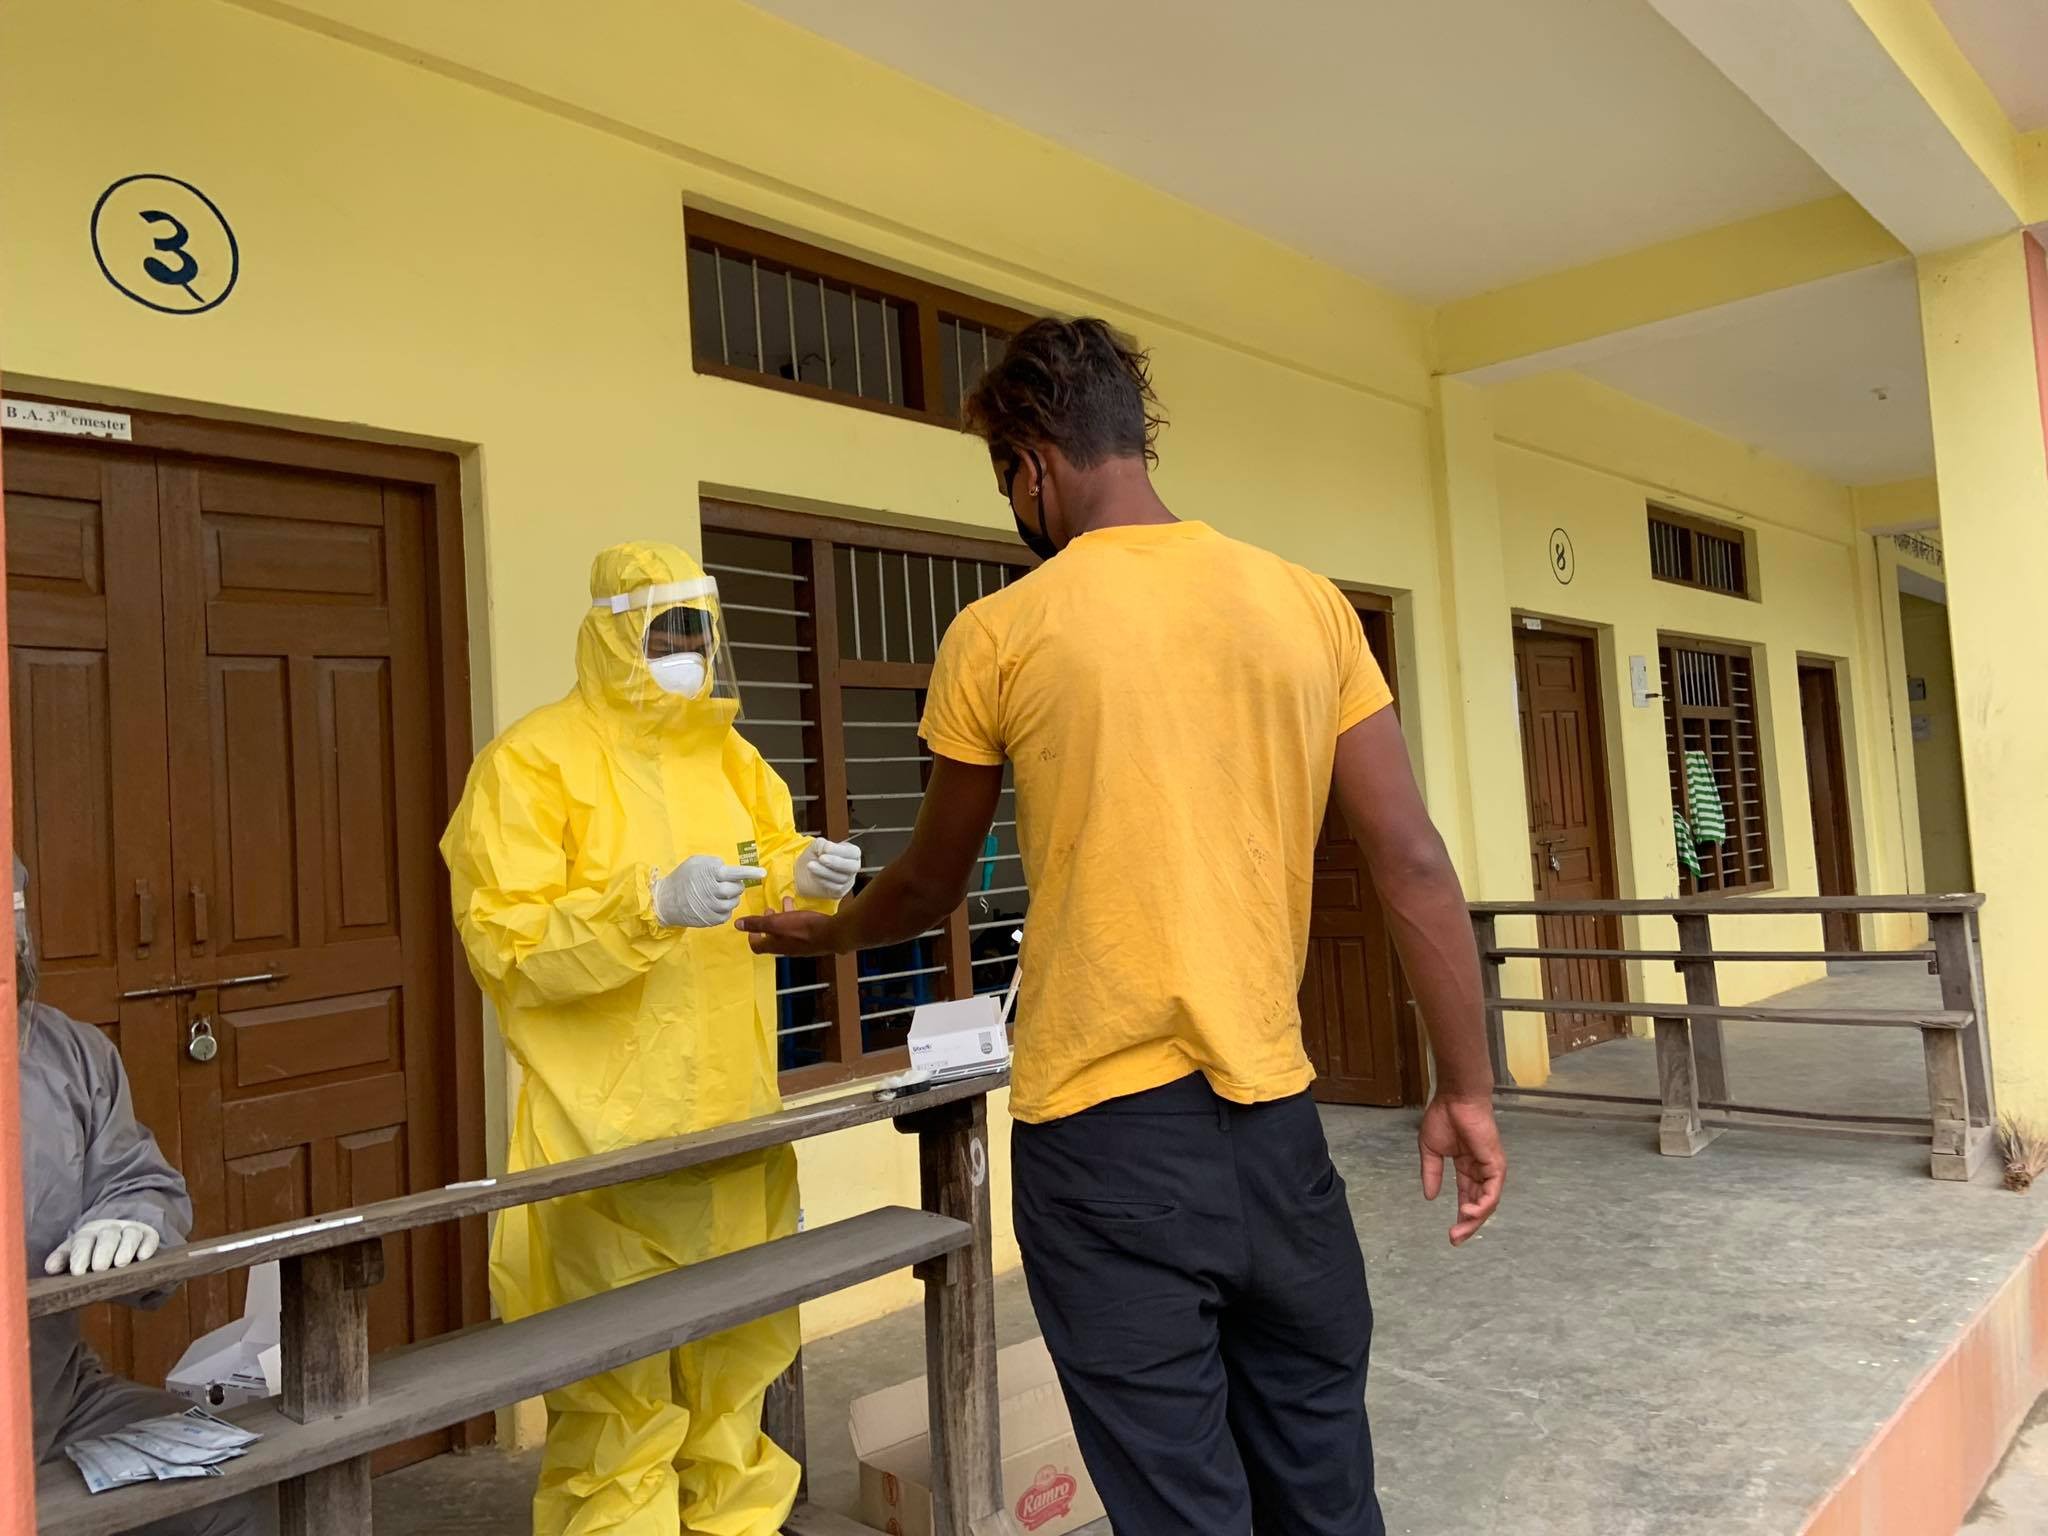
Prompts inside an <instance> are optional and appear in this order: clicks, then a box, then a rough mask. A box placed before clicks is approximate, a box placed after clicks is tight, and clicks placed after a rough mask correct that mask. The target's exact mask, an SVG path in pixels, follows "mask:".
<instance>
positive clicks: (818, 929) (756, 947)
mask: <svg viewBox="0 0 2048 1536" xmlns="http://www.w3.org/2000/svg"><path fill="white" fill-rule="evenodd" d="M733 926H734V927H736V928H738V929H739V930H740V932H742V933H744V934H745V935H746V936H747V943H748V944H749V945H751V946H752V947H753V951H754V953H755V954H757V955H829V954H834V953H836V952H837V946H836V945H835V944H834V942H833V937H832V919H831V918H830V917H828V916H826V915H825V914H824V913H823V912H800V911H798V910H797V906H796V903H795V902H793V901H785V902H783V904H782V910H781V911H780V912H770V913H768V914H767V915H766V916H763V917H743V918H741V919H740V920H739V921H738V922H737V923H735V924H734V925H733Z"/></svg>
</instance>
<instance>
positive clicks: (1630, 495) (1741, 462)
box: [1494, 375, 1910, 1028]
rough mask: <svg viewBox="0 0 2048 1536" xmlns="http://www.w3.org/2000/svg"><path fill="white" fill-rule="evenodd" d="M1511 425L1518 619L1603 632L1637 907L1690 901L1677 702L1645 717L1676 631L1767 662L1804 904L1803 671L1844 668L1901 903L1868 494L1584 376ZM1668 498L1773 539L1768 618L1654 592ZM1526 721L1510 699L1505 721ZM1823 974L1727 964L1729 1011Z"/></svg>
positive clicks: (1657, 972) (1802, 936)
mask: <svg viewBox="0 0 2048 1536" xmlns="http://www.w3.org/2000/svg"><path fill="white" fill-rule="evenodd" d="M1494 422H1495V430H1496V432H1497V433H1498V436H1499V463H1500V473H1499V483H1500V499H1501V509H1502V515H1501V524H1502V556H1503V560H1504V563H1505V567H1506V575H1507V593H1508V600H1509V603H1510V604H1511V605H1512V607H1513V608H1514V609H1515V610H1516V611H1517V612H1518V613H1523V614H1529V615H1534V616H1538V617H1547V618H1551V619H1559V620H1565V621H1570V622H1576V623H1580V624H1586V625H1593V626H1596V627H1597V628H1598V629H1599V631H1600V640H1599V651H1600V660H1601V668H1602V673H1603V683H1604V685H1605V686H1604V689H1603V694H1604V698H1603V702H1604V706H1605V717H1606V728H1607V737H1608V753H1609V767H1610V774H1609V777H1610V782H1611V787H1612V790H1613V798H1614V802H1615V816H1616V822H1617V826H1616V832H1617V845H1618V846H1617V864H1618V875H1619V881H1620V887H1621V894H1622V895H1624V896H1643V897H1652V896H1671V895H1675V894H1676V892H1677V888H1678V861H1677V855H1676V852H1675V851H1674V848H1673V843H1672V834H1671V794H1670V788H1669V782H1668V777H1667V764H1666V749H1665V738H1664V716H1663V712H1662V704H1661V701H1659V700H1652V701H1651V702H1650V703H1649V704H1648V705H1647V706H1646V707H1642V708H1637V707H1635V706H1634V705H1633V703H1632V700H1631V698H1630V690H1629V687H1628V677H1629V658H1630V657H1631V656H1642V657H1644V658H1645V659H1646V660H1647V662H1648V664H1649V668H1650V676H1651V687H1652V689H1653V690H1654V689H1655V688H1656V687H1657V637H1658V635H1659V634H1660V633H1671V634H1685V635H1697V636H1701V637H1704V638H1709V639H1718V640H1727V641H1733V642H1741V643H1744V644H1747V645H1749V646H1751V647H1753V648H1754V650H1755V652H1756V654H1757V658H1758V662H1759V676H1760V679H1761V690H1760V710H1759V713H1760V716H1761V719H1760V725H1761V731H1762V737H1763V748H1764V753H1765V758H1766V762H1767V764H1768V765H1769V768H1770V771H1771V777H1770V780H1769V782H1768V784H1767V786H1766V802H1767V810H1768V818H1769V826H1770V839H1771V851H1772V860H1773V869H1774V872H1775V876H1776V885H1775V887H1774V888H1775V889H1776V890H1778V891H1780V892H1784V893H1789V894H1810V893H1812V892H1813V891H1814V890H1815V889H1816V873H1815V859H1814V847H1813V829H1812V818H1811V816H1810V814H1809V811H1808V805H1807V795H1806V765H1805V747H1804V742H1803V739H1802V736H1801V731H1800V719H1799V679H1798V666H1799V662H1800V659H1801V658H1802V657H1808V658H1825V659H1831V660H1836V661H1838V662H1840V663H1842V664H1844V666H1845V668H1846V676H1845V677H1844V678H1843V686H1842V702H1843V715H1844V719H1843V734H1844V741H1845V746H1846V747H1847V749H1848V753H1849V756H1850V759H1851V762H1850V768H1851V774H1850V777H1851V780H1852V793H1851V800H1852V822H1853V825H1854V832H1855V839H1856V844H1857V854H1858V859H1859V869H1860V871H1861V872H1862V873H1863V878H1862V880H1861V884H1862V887H1863V889H1865V890H1874V889H1897V888H1898V886H1897V873H1898V871H1899V866H1900V862H1901V861H1900V858H1899V855H1898V848H1899V841H1900V835H1899V829H1898V822H1897V818H1896V816H1895V815H1892V814H1891V803H1890V801H1889V799H1882V800H1878V799H1875V797H1874V796H1873V793H1872V787H1871V779H1870V776H1869V775H1868V774H1867V773H1866V772H1864V771H1862V770H1863V769H1864V767H1865V765H1866V763H1868V762H1869V761H1870V760H1872V759H1876V758H1879V757H1889V755H1890V752H1891V734H1890V721H1889V716H1888V712H1887V711H1885V710H1884V709H1883V708H1882V707H1881V703H1880V704H1877V705H1875V706H1874V705H1873V703H1872V702H1871V700H1870V696H1869V695H1867V694H1866V692H1865V691H1864V688H1863V686H1862V685H1863V682H1864V680H1865V677H1866V675H1867V676H1868V677H1869V678H1870V679H1871V680H1872V681H1873V682H1875V681H1876V680H1878V679H1882V678H1883V677H1884V675H1885V666H1884V658H1883V656H1882V654H1881V652H1879V653H1878V654H1875V655H1873V654H1872V643H1871V640H1870V637H1869V636H1867V635H1866V633H1865V626H1864V625H1863V623H1862V622H1861V610H1860V607H1859V602H1860V598H1859V569H1858V552H1859V544H1860V543H1861V542H1862V536H1861V535H1859V534H1858V532H1857V529H1856V525H1855V518H1854V510H1853V504H1852V500H1851V497H1850V494H1849V492H1848V491H1847V490H1845V489H1844V488H1843V487H1841V486H1838V485H1835V484H1833V483H1832V482H1830V481H1827V480H1825V479H1823V478H1821V477H1819V476H1817V475H1813V474H1810V473H1808V472H1806V471H1804V470H1801V469H1798V468H1796V467H1794V466H1792V465H1789V464H1785V463H1782V462H1779V461H1774V460H1771V459H1768V458H1765V457H1763V456H1762V455H1759V454H1756V453H1753V452H1751V451H1749V450H1747V449H1745V448H1743V447H1741V446H1740V445H1738V444H1735V443H1732V442H1730V441H1729V440H1727V439H1726V438H1722V437H1719V436H1717V435H1715V434H1713V433H1711V432H1708V431H1706V430H1704V429H1703V428H1700V427H1698V426H1696V425H1694V424H1693V423H1691V422H1687V421H1685V420H1683V419H1681V418H1679V417H1675V416H1671V415H1668V414H1666V413H1664V412H1661V411H1658V410H1655V409H1653V408H1651V407H1649V406H1646V405H1643V404H1641V403H1639V402H1637V401H1634V400H1631V399H1629V398H1628V397H1626V396H1624V395H1621V394H1618V393H1616V392H1615V391H1613V390H1610V389H1608V388H1606V387H1605V386H1603V385H1600V384H1597V383H1594V382H1593V381H1591V380H1589V379H1586V378H1584V377H1581V376H1578V375H1550V376H1546V377H1540V378H1532V379H1526V380H1521V381H1517V382H1515V383H1512V384H1507V385H1503V386H1501V387H1500V388H1499V389H1497V390H1496V391H1495V392H1494ZM1653 500H1654V501H1656V502H1659V503H1661V504H1663V505H1668V506H1671V507H1674V508H1676V509H1679V510H1682V511H1688V512H1693V513H1696V514H1698V515H1699V516H1702V517H1709V518H1714V519H1717V520H1719V521H1723V522H1727V523H1731V524H1734V525H1737V526H1741V527H1745V528H1749V529H1752V530H1754V533H1755V540H1756V568H1757V576H1756V587H1757V590H1759V591H1760V592H1761V593H1762V600H1761V601H1758V602H1751V601H1745V600H1743V599H1740V598H1732V597H1726V596H1722V595H1719V594H1715V593H1708V592H1701V591H1695V590H1692V589H1689V588H1686V587H1680V586H1674V585H1672V584H1670V583H1668V582H1659V581H1656V580H1654V579H1653V578H1652V577H1651V575H1650V556H1649V536H1648V531H1647V527H1646V516H1647V505H1648V503H1649V502H1651V501H1653ZM1554 528H1563V529H1565V530H1566V531H1567V532H1568V533H1569V534H1570V535H1571V538H1572V541H1573V545H1574V547H1575V550H1576V554H1577V562H1576V571H1575V574H1574V576H1573V579H1572V581H1571V583H1570V584H1569V585H1561V584H1560V583H1559V582H1558V581H1557V579H1556V578H1555V576H1554V575H1553V574H1552V571H1551V568H1550V564H1549V561H1548V558H1547V555H1548V550H1549V541H1550V534H1551V530H1552V529H1554ZM1508 707H1510V705H1509V701H1508V698H1507V696H1506V694H1505V691H1503V697H1502V702H1501V708H1503V709H1506V708H1508ZM1892 793H1895V791H1892ZM1714 926H1715V936H1716V940H1717V942H1720V943H1723V944H1729V945H1731V946H1737V945H1739V946H1741V947H1746V948H1789V949H1801V948H1817V947H1819V944H1820V938H1821V934H1820V923H1819V920H1818V919H1817V918H1744V919H1742V920H1741V921H1740V922H1739V923H1737V922H1736V921H1734V920H1732V919H1717V920H1716V922H1715V925H1714ZM1635 936H1636V937H1639V938H1640V939H1641V940H1642V941H1643V942H1645V943H1649V944H1654V945H1656V946H1658V947H1669V946H1670V945H1671V944H1673V943H1675V940H1676V935H1675V933H1674V932H1673V929H1672V925H1671V924H1670V923H1669V922H1668V921H1664V920H1644V921H1642V922H1640V923H1638V924H1637V925H1636V930H1635ZM1866 937H1867V938H1869V939H1870V940H1871V941H1872V942H1878V943H1883V942H1889V941H1890V939H1891V935H1889V934H1888V933H1879V934H1876V935H1867V936H1866ZM1900 937H1901V939H1902V941H1910V935H1901V936H1900ZM1818 974H1820V971H1819V968H1818V967H1799V966H1785V965H1774V966H1769V967H1765V966H1732V965H1731V966H1724V967H1723V968H1722V984H1721V985H1722V996H1723V999H1724V1000H1725V1001H1728V1002H1743V1001H1748V1000H1750V999H1753V998H1756V997H1759V996H1764V995H1767V994H1769V993H1770V992H1773V991H1777V990H1779V989H1781V988H1783V987H1786V986H1789V985H1792V984H1794V983H1796V982H1798V981H1803V980H1808V979H1811V978H1812V977H1813V976H1816V975H1818ZM1638 984H1639V985H1640V986H1641V987H1642V988H1643V989H1644V990H1643V991H1641V992H1640V993H1639V994H1638V995H1641V996H1647V997H1653V998H1654V997H1670V998H1673V999H1676V998H1680V997H1682V996H1683V995H1684V989H1683V987H1682V985H1681V984H1680V983H1679V981H1678V979H1677V976H1676V972H1675V971H1674V969H1673V968H1672V967H1670V966H1668V965H1651V966H1647V967H1644V968H1643V974H1642V975H1641V976H1640V977H1639V978H1638ZM1531 1027H1532V1028H1533V1026H1531Z"/></svg>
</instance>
